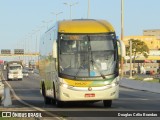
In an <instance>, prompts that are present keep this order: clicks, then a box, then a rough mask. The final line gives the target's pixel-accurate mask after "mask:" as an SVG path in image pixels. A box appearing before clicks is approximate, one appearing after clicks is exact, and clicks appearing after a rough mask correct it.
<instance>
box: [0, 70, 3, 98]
mask: <svg viewBox="0 0 160 120" xmlns="http://www.w3.org/2000/svg"><path fill="white" fill-rule="evenodd" d="M3 79H4V76H3V73H2V70H0V99H1V100H2V99H3V98H4V84H3V82H2V80H3Z"/></svg>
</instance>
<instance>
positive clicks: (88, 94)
mask: <svg viewBox="0 0 160 120" xmlns="http://www.w3.org/2000/svg"><path fill="white" fill-rule="evenodd" d="M85 97H95V94H94V93H87V94H85Z"/></svg>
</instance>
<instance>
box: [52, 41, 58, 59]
mask: <svg viewBox="0 0 160 120" xmlns="http://www.w3.org/2000/svg"><path fill="white" fill-rule="evenodd" d="M52 55H53V58H57V42H56V40H55V41H54V42H53V54H52Z"/></svg>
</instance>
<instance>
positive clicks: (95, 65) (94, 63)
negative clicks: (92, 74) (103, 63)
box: [88, 36, 106, 79]
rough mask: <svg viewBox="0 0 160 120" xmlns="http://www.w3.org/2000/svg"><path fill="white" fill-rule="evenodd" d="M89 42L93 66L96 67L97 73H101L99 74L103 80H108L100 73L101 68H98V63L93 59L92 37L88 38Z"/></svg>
mask: <svg viewBox="0 0 160 120" xmlns="http://www.w3.org/2000/svg"><path fill="white" fill-rule="evenodd" d="M88 41H89V51H90V53H91V62H92V66H94V67H96V69H97V71H98V72H99V74H100V75H101V77H102V78H103V79H106V77H105V76H104V75H103V73H102V72H101V71H100V69H99V67H98V66H97V64H96V62H95V61H94V59H93V54H92V47H91V42H90V37H89V36H88Z"/></svg>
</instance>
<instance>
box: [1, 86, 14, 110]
mask: <svg viewBox="0 0 160 120" xmlns="http://www.w3.org/2000/svg"><path fill="white" fill-rule="evenodd" d="M1 104H2V105H3V106H4V107H8V106H10V105H12V100H11V95H10V89H9V87H6V88H5V89H4V98H3V100H2V103H1Z"/></svg>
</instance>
